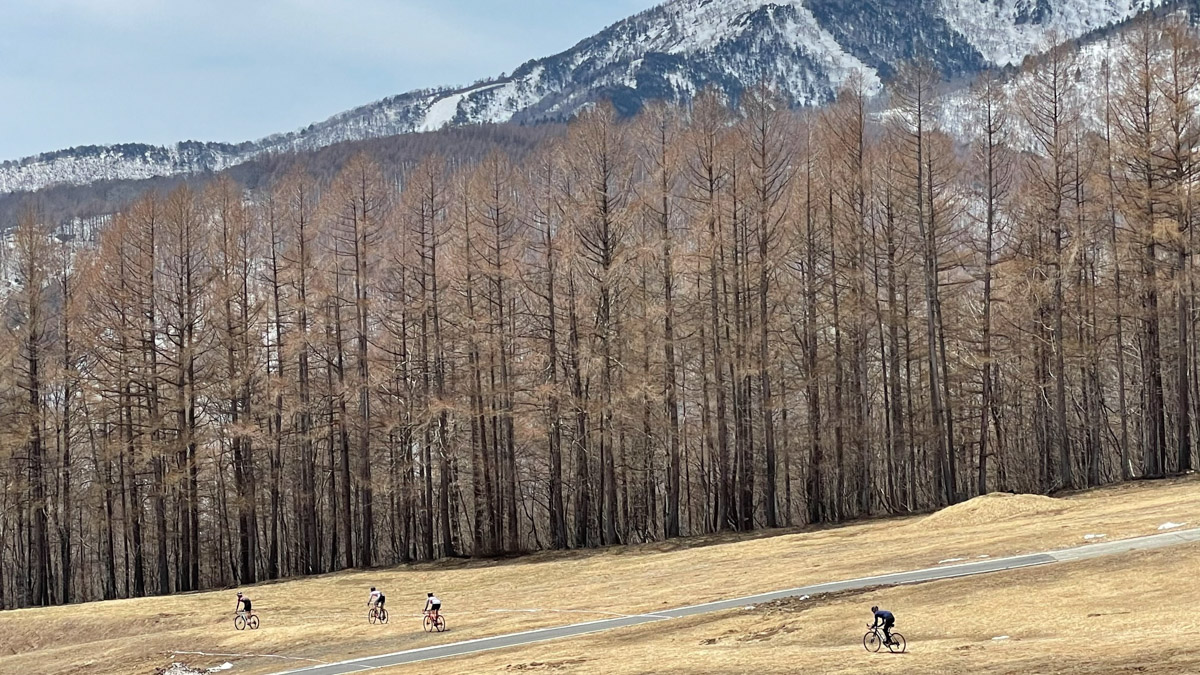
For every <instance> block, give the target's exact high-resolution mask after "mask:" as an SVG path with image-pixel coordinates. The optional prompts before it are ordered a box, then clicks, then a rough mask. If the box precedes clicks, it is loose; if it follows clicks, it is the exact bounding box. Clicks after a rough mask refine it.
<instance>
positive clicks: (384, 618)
mask: <svg viewBox="0 0 1200 675" xmlns="http://www.w3.org/2000/svg"><path fill="white" fill-rule="evenodd" d="M387 619H388V617H387V610H386V609H383V608H382V607H380V608H379V623H387Z"/></svg>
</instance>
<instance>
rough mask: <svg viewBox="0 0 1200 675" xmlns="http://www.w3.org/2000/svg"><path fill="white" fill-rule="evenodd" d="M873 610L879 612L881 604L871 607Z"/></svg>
mask: <svg viewBox="0 0 1200 675" xmlns="http://www.w3.org/2000/svg"><path fill="white" fill-rule="evenodd" d="M871 611H872V612H878V611H879V605H875V606H874V607H872V608H871Z"/></svg>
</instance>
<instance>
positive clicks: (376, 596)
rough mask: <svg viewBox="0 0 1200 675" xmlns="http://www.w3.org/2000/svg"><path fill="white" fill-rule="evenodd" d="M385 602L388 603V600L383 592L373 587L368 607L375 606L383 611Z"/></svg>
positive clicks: (368, 599)
mask: <svg viewBox="0 0 1200 675" xmlns="http://www.w3.org/2000/svg"><path fill="white" fill-rule="evenodd" d="M385 602H387V598H385V597H384V596H383V591H377V590H375V587H374V586H372V587H371V595H370V596H369V597H368V598H367V607H372V606H374V607H378V608H379V609H383V603H385Z"/></svg>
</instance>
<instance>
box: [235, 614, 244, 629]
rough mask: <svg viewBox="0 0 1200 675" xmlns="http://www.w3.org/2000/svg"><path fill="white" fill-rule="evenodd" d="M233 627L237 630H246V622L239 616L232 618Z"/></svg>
mask: <svg viewBox="0 0 1200 675" xmlns="http://www.w3.org/2000/svg"><path fill="white" fill-rule="evenodd" d="M233 627H234V628H236V629H238V630H246V620H245V619H243V618H242V617H241V615H238V616H235V617H233Z"/></svg>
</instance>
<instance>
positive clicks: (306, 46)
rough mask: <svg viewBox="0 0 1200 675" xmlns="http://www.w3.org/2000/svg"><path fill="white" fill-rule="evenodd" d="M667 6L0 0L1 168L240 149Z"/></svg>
mask: <svg viewBox="0 0 1200 675" xmlns="http://www.w3.org/2000/svg"><path fill="white" fill-rule="evenodd" d="M654 4H657V2H656V0H525V1H524V2H517V1H510V0H440V1H439V0H240V1H239V0H0V161H2V160H6V159H15V158H18V157H23V156H26V155H31V154H36V153H38V152H44V151H48V150H58V149H62V148H67V147H71V146H76V145H91V144H109V143H120V142H144V143H155V144H165V143H171V142H174V141H181V140H203V141H243V140H251V139H255V138H259V137H262V136H265V135H267V134H271V133H275V132H280V131H291V130H293V129H296V128H299V127H302V126H304V125H307V124H309V123H310V122H316V121H318V120H322V119H324V118H326V117H328V116H330V115H332V114H334V113H337V112H340V111H342V110H345V109H347V108H351V107H354V106H356V105H361V104H363V103H368V102H370V101H374V100H376V99H380V98H383V97H385V96H390V95H393V94H399V93H403V92H405V91H409V90H411V89H417V88H422V87H432V86H440V85H447V84H466V83H469V82H472V81H474V80H476V79H480V78H483V77H487V76H492V75H498V74H500V73H501V72H511V71H512V70H513V69H515V68H516V67H517V66H518V65H520V64H521V63H523V62H524V61H527V60H529V59H531V58H537V57H541V56H546V55H549V54H552V53H555V52H558V51H562V50H564V49H566V48H568V47H570V46H571V45H573V44H575V43H576V42H578V41H579V40H580V39H582V38H584V37H587V36H588V35H591V34H593V33H595V32H597V31H598V30H600V29H601V28H603V27H604V26H607V25H608V24H610V23H612V22H614V21H617V20H619V19H621V18H623V17H625V16H628V15H630V14H633V13H635V12H637V11H639V10H642V9H645V8H647V7H650V6H653V5H654Z"/></svg>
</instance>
